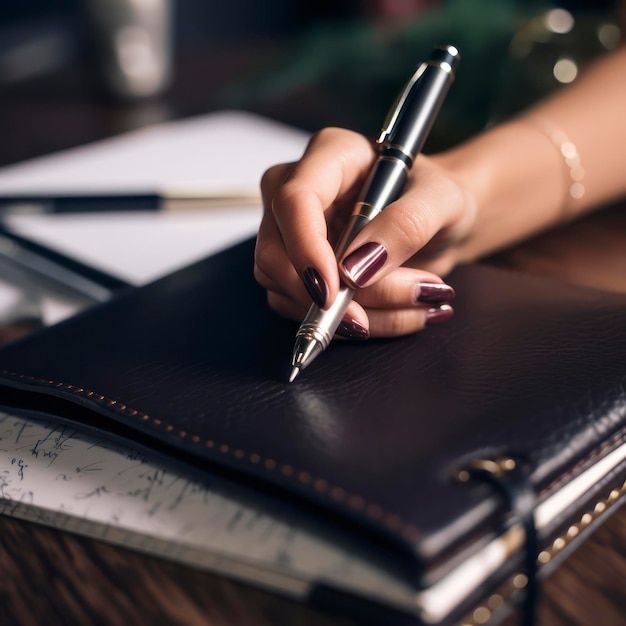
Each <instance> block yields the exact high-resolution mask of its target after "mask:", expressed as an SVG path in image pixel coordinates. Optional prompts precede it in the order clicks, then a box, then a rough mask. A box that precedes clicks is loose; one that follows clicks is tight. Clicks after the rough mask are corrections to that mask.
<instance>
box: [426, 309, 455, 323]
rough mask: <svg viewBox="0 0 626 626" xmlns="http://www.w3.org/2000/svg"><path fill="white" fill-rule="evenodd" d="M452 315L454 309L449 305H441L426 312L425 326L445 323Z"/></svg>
mask: <svg viewBox="0 0 626 626" xmlns="http://www.w3.org/2000/svg"><path fill="white" fill-rule="evenodd" d="M453 315H454V309H453V308H452V307H451V306H450V305H449V304H441V305H439V306H435V307H433V308H432V309H428V311H426V325H427V326H430V325H431V324H441V323H442V322H447V321H448V320H449V319H450V318H451V317H452V316H453Z"/></svg>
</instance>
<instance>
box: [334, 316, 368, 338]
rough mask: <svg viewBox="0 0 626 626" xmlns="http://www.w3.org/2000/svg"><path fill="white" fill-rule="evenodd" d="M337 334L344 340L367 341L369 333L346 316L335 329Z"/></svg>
mask: <svg viewBox="0 0 626 626" xmlns="http://www.w3.org/2000/svg"><path fill="white" fill-rule="evenodd" d="M337 334H338V335H341V336H342V337H345V338H346V339H367V338H368V337H369V336H370V331H369V330H367V328H365V326H363V325H362V324H360V323H359V322H357V321H356V320H355V319H353V318H351V317H348V316H347V315H346V316H345V317H344V318H343V319H342V320H341V323H340V324H339V326H338V328H337Z"/></svg>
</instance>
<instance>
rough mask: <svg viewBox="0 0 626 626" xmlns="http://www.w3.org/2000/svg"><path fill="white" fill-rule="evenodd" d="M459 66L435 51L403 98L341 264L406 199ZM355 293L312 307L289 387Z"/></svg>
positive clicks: (448, 50)
mask: <svg viewBox="0 0 626 626" xmlns="http://www.w3.org/2000/svg"><path fill="white" fill-rule="evenodd" d="M459 62H460V56H459V52H458V50H457V49H456V48H455V47H454V46H441V47H437V48H435V49H434V51H433V53H432V54H431V56H430V59H429V60H428V61H426V62H425V63H422V64H421V65H420V67H419V68H418V69H417V71H416V72H415V74H413V76H412V77H411V78H410V80H409V82H408V83H407V85H406V86H405V88H404V90H403V91H402V92H401V94H400V96H399V98H398V100H397V101H396V103H395V104H394V106H393V107H392V109H391V111H390V112H389V115H388V116H387V119H386V120H385V123H384V125H383V129H382V131H381V134H380V136H379V138H378V140H377V143H378V145H379V156H378V159H377V160H376V163H375V164H374V166H373V168H372V170H371V172H370V174H369V176H368V178H367V181H366V182H365V185H364V187H363V190H362V192H361V195H360V196H359V200H358V201H357V202H356V204H355V207H354V210H353V212H352V217H351V218H350V221H349V222H348V226H347V228H346V230H345V231H344V234H343V236H342V238H341V240H340V242H339V245H338V246H337V249H336V254H337V259H340V258H341V256H342V254H343V252H344V251H345V249H346V248H347V246H348V245H349V244H350V242H351V241H352V240H353V239H354V238H355V237H356V235H357V234H358V233H359V232H360V231H361V229H362V228H363V227H364V226H365V225H366V224H367V223H369V222H370V221H371V220H372V219H374V218H375V217H376V215H378V214H379V213H380V212H381V211H382V210H383V209H384V208H385V207H386V206H388V205H389V204H391V203H392V202H393V201H394V200H396V199H397V198H398V196H399V195H400V194H401V193H402V190H403V188H404V184H405V182H406V179H407V175H408V171H409V170H410V168H411V167H412V165H413V162H414V161H415V159H416V157H417V155H418V154H419V152H420V151H421V150H422V148H423V147H424V143H425V142H426V138H427V136H428V134H429V133H430V129H431V128H432V126H433V124H434V122H435V119H436V117H437V115H438V114H439V110H440V109H441V106H442V104H443V101H444V99H445V97H446V95H447V93H448V90H449V88H450V85H451V84H452V82H453V81H454V75H455V72H456V69H457V67H458V64H459ZM355 291H356V290H355V289H352V288H351V287H348V286H346V285H342V286H341V288H340V290H339V293H338V295H337V297H336V298H335V301H334V302H333V303H332V304H331V305H330V307H329V308H328V309H320V308H319V307H318V306H317V305H315V304H313V305H312V306H311V308H310V309H309V312H308V313H307V315H306V317H305V318H304V320H303V322H302V324H301V325H300V328H299V329H298V332H297V333H296V340H295V345H294V349H293V355H292V359H291V366H292V370H291V375H290V376H289V382H293V381H294V380H295V378H296V376H298V374H299V373H300V372H301V371H302V370H303V369H305V368H306V367H308V366H309V365H310V364H311V363H312V362H313V361H314V360H315V359H316V358H317V357H318V356H319V355H320V354H321V353H322V352H323V351H324V350H325V349H326V348H327V347H328V345H329V344H330V341H331V339H332V337H333V335H334V334H335V331H336V330H337V327H338V326H339V324H340V322H341V320H342V318H343V316H344V313H345V311H346V308H347V306H348V304H349V303H350V301H351V300H352V298H353V297H354V294H355Z"/></svg>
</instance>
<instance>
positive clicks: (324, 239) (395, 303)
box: [255, 128, 475, 338]
mask: <svg viewBox="0 0 626 626" xmlns="http://www.w3.org/2000/svg"><path fill="white" fill-rule="evenodd" d="M375 157H376V150H375V147H374V145H373V143H372V142H370V141H369V140H368V139H366V138H365V137H363V136H361V135H358V134H356V133H353V132H351V131H347V130H341V129H332V128H329V129H325V130H322V131H321V132H319V133H318V134H317V135H315V136H314V137H313V139H312V140H311V142H310V144H309V146H308V148H307V150H306V152H305V154H304V156H303V157H302V159H301V160H300V161H298V162H297V163H288V164H283V165H277V166H275V167H273V168H271V169H269V170H268V171H267V172H266V173H265V175H264V177H263V181H262V184H261V188H262V194H263V203H264V207H265V213H264V216H263V220H262V222H261V226H260V229H259V235H258V241H257V247H256V257H255V276H256V279H257V281H258V282H259V283H260V284H261V285H262V286H263V287H265V288H266V289H267V291H268V301H269V304H270V306H271V307H272V308H274V309H275V310H276V311H277V312H278V313H280V314H282V315H284V316H286V317H290V318H293V319H296V320H300V319H302V318H303V317H304V315H305V314H306V311H307V310H308V308H309V306H310V304H311V299H313V301H314V302H315V303H316V304H318V305H319V306H321V307H327V306H329V305H330V304H331V303H332V302H333V300H334V298H335V297H336V295H337V292H338V289H339V286H340V280H342V281H344V282H346V283H347V284H349V285H351V286H353V287H357V288H358V290H357V293H356V296H355V298H354V301H353V302H352V303H351V304H350V306H349V307H348V309H347V311H346V316H345V317H344V320H343V322H342V324H341V325H340V328H339V329H338V332H339V333H340V334H342V335H344V336H348V337H353V338H366V337H368V336H379V337H380V336H395V335H403V334H406V333H411V332H414V331H417V330H420V329H421V328H423V327H424V326H425V325H426V324H431V323H436V322H441V321H445V320H447V319H448V318H450V317H451V316H452V308H451V306H450V305H449V304H448V303H449V301H450V300H451V299H452V298H453V297H454V291H453V289H452V287H450V286H448V285H446V284H444V283H443V281H442V280H441V278H439V276H438V275H437V274H435V273H433V272H436V273H438V274H439V273H446V272H448V271H449V270H451V269H452V268H453V267H454V265H455V264H456V262H457V251H456V245H457V244H458V243H459V242H461V241H462V240H463V239H464V238H465V237H466V236H467V235H468V233H469V231H470V229H471V227H472V225H473V222H474V215H475V209H474V203H473V202H472V198H471V197H470V196H469V194H468V193H467V192H465V191H464V190H463V188H462V187H461V185H460V184H459V183H458V182H456V181H455V180H454V179H453V178H452V176H451V175H450V174H449V173H448V172H447V171H446V170H445V169H444V168H443V167H442V166H440V165H438V164H437V162H436V159H431V158H427V157H424V156H420V157H419V158H418V160H417V163H416V164H415V166H414V168H413V170H412V172H411V174H410V176H409V179H408V181H407V185H406V188H405V191H404V193H403V195H402V196H401V198H400V199H399V200H397V201H396V202H394V203H392V204H391V205H389V206H388V207H387V208H386V209H385V211H384V212H383V213H381V214H380V215H379V216H377V217H376V219H375V220H373V221H372V222H371V223H369V224H368V225H367V226H365V228H363V230H362V231H361V232H360V233H359V234H358V235H357V237H356V238H355V239H354V241H352V242H351V244H350V245H349V246H348V248H347V249H346V251H345V254H344V255H343V257H342V259H340V263H339V269H338V264H337V259H336V258H335V254H334V252H333V244H334V243H335V242H336V241H337V239H338V238H339V236H340V235H341V233H342V230H343V228H344V226H345V224H346V222H347V220H348V218H349V216H350V214H351V212H352V208H353V205H354V202H355V200H356V196H357V194H358V192H359V190H360V188H361V186H362V185H363V182H364V180H365V177H366V176H367V174H368V172H369V170H370V168H371V166H372V163H373V161H374V159H375ZM340 273H341V274H340Z"/></svg>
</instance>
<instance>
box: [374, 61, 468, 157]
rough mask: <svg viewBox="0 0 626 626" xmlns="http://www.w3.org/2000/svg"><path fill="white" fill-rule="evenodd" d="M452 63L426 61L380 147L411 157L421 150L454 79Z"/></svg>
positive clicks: (453, 65)
mask: <svg viewBox="0 0 626 626" xmlns="http://www.w3.org/2000/svg"><path fill="white" fill-rule="evenodd" d="M455 67H456V64H450V63H448V62H447V61H442V60H440V59H431V60H430V61H428V63H427V64H426V67H425V69H424V71H423V72H422V74H421V76H420V77H419V79H418V81H417V83H416V84H415V86H414V88H413V89H412V90H411V92H410V93H409V94H408V96H407V100H406V102H405V104H404V109H403V114H402V116H401V118H400V119H398V121H397V123H396V125H395V126H394V128H393V131H392V132H391V133H390V135H389V137H388V138H387V140H386V142H385V144H384V148H386V149H387V150H389V149H396V150H399V151H400V152H402V153H404V154H405V155H406V156H407V157H409V158H410V159H411V160H413V159H414V158H415V157H416V156H417V154H419V152H421V150H422V148H423V147H424V144H425V143H426V138H427V137H428V134H429V133H430V131H431V129H432V127H433V124H434V123H435V119H436V118H437V115H438V114H439V111H440V110H441V107H442V105H443V102H444V100H445V98H446V95H447V94H448V91H449V89H450V86H451V85H452V83H453V82H454V68H455ZM383 152H384V150H383Z"/></svg>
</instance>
